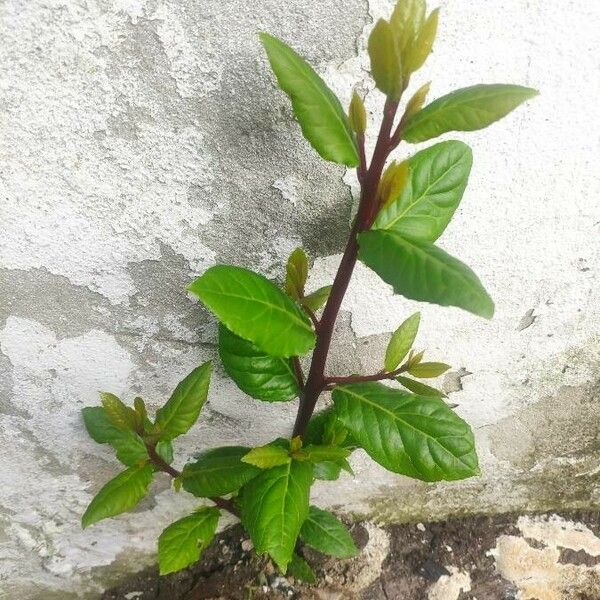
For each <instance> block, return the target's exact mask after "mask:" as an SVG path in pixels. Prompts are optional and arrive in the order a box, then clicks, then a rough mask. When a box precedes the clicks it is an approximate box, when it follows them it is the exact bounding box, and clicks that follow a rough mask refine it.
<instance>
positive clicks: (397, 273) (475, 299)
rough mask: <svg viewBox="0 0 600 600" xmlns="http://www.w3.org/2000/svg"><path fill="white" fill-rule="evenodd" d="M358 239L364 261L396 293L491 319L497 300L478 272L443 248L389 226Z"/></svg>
mask: <svg viewBox="0 0 600 600" xmlns="http://www.w3.org/2000/svg"><path fill="white" fill-rule="evenodd" d="M358 239H359V245H360V254H359V256H360V259H361V260H362V262H364V263H365V264H366V265H367V266H368V267H370V268H371V269H373V271H375V273H377V275H379V277H381V279H383V280H384V281H385V282H386V283H388V284H390V285H391V286H393V288H394V292H396V293H397V294H402V295H403V296H405V297H406V298H410V299H411V300H421V301H424V302H433V303H434V304H439V305H441V306H458V307H459V308H462V309H464V310H468V311H469V312H472V313H474V314H476V315H479V316H481V317H485V318H486V319H491V318H492V316H493V314H494V303H493V301H492V299H491V298H490V296H489V294H488V293H487V292H486V291H485V289H484V287H483V285H482V284H481V281H479V279H478V277H477V275H475V273H473V271H472V270H471V269H470V268H469V267H467V265H465V264H464V263H462V262H460V261H459V260H458V259H456V258H454V257H452V256H450V255H449V254H447V253H446V252H444V251H443V250H442V249H440V248H437V247H436V246H433V245H432V244H430V243H428V242H423V241H420V240H415V239H410V238H408V237H404V236H401V235H400V234H399V233H396V232H395V231H390V230H387V229H385V230H384V229H379V230H376V231H365V232H364V233H361V234H360V235H359V236H358Z"/></svg>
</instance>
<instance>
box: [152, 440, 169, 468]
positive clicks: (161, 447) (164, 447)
mask: <svg viewBox="0 0 600 600" xmlns="http://www.w3.org/2000/svg"><path fill="white" fill-rule="evenodd" d="M156 454H158V455H159V456H160V457H161V458H162V459H163V460H164V461H165V462H166V463H167V464H168V465H170V464H171V463H172V462H173V444H172V443H171V442H166V441H164V440H162V441H160V442H158V444H156Z"/></svg>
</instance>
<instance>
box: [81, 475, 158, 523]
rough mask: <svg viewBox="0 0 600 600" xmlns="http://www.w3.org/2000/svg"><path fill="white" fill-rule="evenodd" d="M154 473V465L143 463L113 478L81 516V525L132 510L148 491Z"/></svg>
mask: <svg viewBox="0 0 600 600" xmlns="http://www.w3.org/2000/svg"><path fill="white" fill-rule="evenodd" d="M153 474H154V468H153V467H152V465H141V466H137V467H130V468H129V469H127V470H126V471H123V472H122V473H120V474H119V475H117V476H116V477H115V478H114V479H111V480H110V481H109V482H108V483H107V484H106V485H105V486H104V487H103V488H102V489H101V490H100V491H99V492H98V493H97V494H96V496H95V497H94V499H93V500H92V501H91V502H90V504H89V506H88V507H87V509H86V511H85V513H83V517H81V526H82V527H83V528H84V529H85V528H86V527H89V526H90V525H92V524H94V523H96V522H98V521H100V520H102V519H106V518H108V517H114V516H115V515H119V514H121V513H124V512H126V511H128V510H131V509H132V508H133V507H134V506H135V505H136V504H137V503H138V502H139V501H140V500H141V499H142V498H143V497H144V496H145V495H146V493H147V492H148V486H149V485H150V483H151V482H152V476H153Z"/></svg>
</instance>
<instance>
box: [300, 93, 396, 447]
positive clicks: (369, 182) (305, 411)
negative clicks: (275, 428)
mask: <svg viewBox="0 0 600 600" xmlns="http://www.w3.org/2000/svg"><path fill="white" fill-rule="evenodd" d="M397 110H398V102H397V101H392V100H389V99H388V100H386V103H385V107H384V110H383V119H382V121H381V127H380V129H379V135H378V138H377V143H376V145H375V150H374V152H373V158H372V160H371V164H370V166H369V168H368V170H366V165H365V162H364V157H361V158H360V164H359V167H358V169H359V173H361V172H364V177H362V179H361V181H360V185H361V194H360V204H359V207H358V213H357V215H356V218H355V220H354V223H353V225H352V228H351V231H350V236H349V237H348V241H347V243H346V248H345V250H344V253H343V255H342V259H341V261H340V265H339V267H338V271H337V273H336V275H335V278H334V280H333V285H332V288H331V293H330V295H329V298H328V300H327V303H326V304H325V309H324V310H323V315H322V317H321V320H320V325H319V330H318V331H317V343H316V345H315V350H314V352H313V356H312V361H311V364H310V369H309V372H308V377H307V380H306V385H305V386H304V390H303V391H302V394H301V396H300V405H299V407H298V414H297V416H296V422H295V424H294V431H293V434H292V436H297V435H300V436H301V435H303V434H304V432H305V431H306V427H307V425H308V422H309V421H310V418H311V416H312V414H313V412H314V409H315V405H316V403H317V400H318V399H319V396H320V395H321V392H322V391H323V390H324V389H325V387H326V385H327V383H326V381H325V376H324V373H325V365H326V362H327V356H328V354H329V347H330V345H331V338H332V336H333V330H334V327H335V322H336V319H337V315H338V313H339V310H340V307H341V305H342V300H343V299H344V296H345V294H346V290H347V289H348V285H349V283H350V278H351V277H352V273H353V271H354V266H355V265H356V259H357V257H358V241H357V239H356V236H357V234H358V233H360V232H361V231H363V230H365V229H367V228H368V227H369V226H370V224H371V221H372V219H373V218H374V213H375V212H376V210H377V207H376V206H374V205H375V204H376V196H377V188H378V187H379V180H380V179H381V173H382V171H383V167H384V166H385V161H386V160H387V157H388V155H389V153H390V133H391V130H392V126H393V124H394V118H395V116H396V111H397Z"/></svg>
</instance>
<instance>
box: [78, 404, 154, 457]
mask: <svg viewBox="0 0 600 600" xmlns="http://www.w3.org/2000/svg"><path fill="white" fill-rule="evenodd" d="M81 412H82V414H83V421H84V423H85V427H86V429H87V431H88V433H89V434H90V437H91V438H92V439H93V440H94V441H96V442H98V443H99V444H110V445H111V446H112V447H113V448H114V449H115V450H116V454H117V459H118V460H120V461H121V462H122V463H123V464H124V465H127V466H128V467H130V466H133V465H136V464H138V463H139V462H140V461H145V460H147V459H148V451H147V450H146V445H145V444H144V441H143V440H142V438H141V437H140V436H139V435H137V433H135V432H134V431H131V430H126V431H124V430H122V429H118V428H117V427H115V425H114V424H113V422H112V421H111V420H110V419H109V417H108V415H107V413H106V410H105V409H104V408H103V407H101V406H93V407H92V406H88V407H86V408H84V409H83V410H82V411H81Z"/></svg>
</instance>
